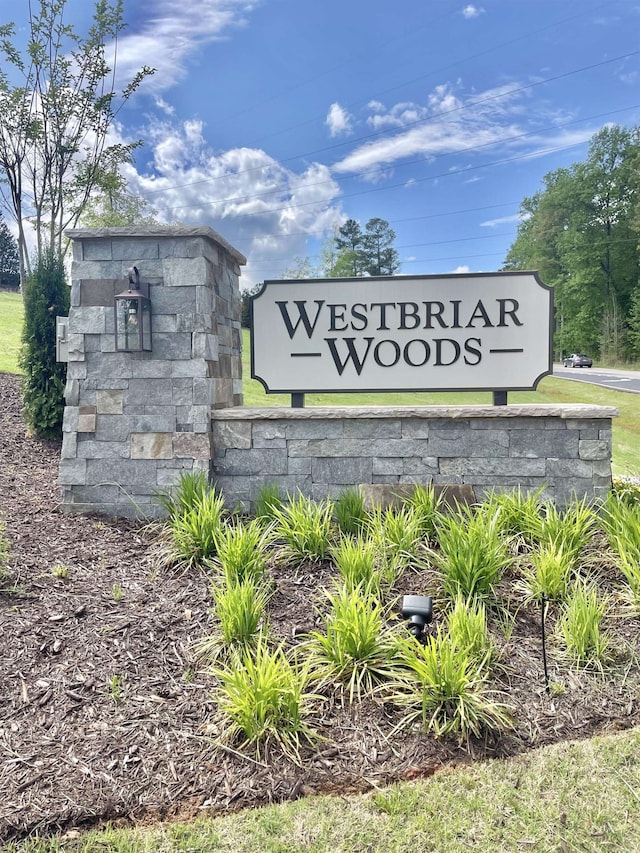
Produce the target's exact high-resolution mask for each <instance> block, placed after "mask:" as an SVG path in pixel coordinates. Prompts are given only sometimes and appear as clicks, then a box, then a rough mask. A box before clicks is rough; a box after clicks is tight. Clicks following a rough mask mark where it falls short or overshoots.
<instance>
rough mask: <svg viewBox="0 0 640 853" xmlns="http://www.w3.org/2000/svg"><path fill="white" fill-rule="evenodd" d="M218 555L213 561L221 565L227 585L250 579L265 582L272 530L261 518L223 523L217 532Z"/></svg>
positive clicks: (218, 565) (215, 535)
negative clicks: (265, 525)
mask: <svg viewBox="0 0 640 853" xmlns="http://www.w3.org/2000/svg"><path fill="white" fill-rule="evenodd" d="M214 538H215V551H216V555H215V557H214V559H213V561H212V564H213V565H215V566H217V567H219V569H220V572H221V574H222V576H223V577H224V578H225V581H226V583H227V584H229V585H231V584H234V583H241V582H242V581H243V580H245V579H247V578H249V579H251V580H254V581H262V580H263V579H264V576H265V571H266V565H267V547H268V545H269V542H270V530H269V529H268V528H267V529H265V528H264V526H263V524H262V522H261V520H260V519H257V518H254V519H252V520H251V521H248V522H240V521H238V522H236V523H235V524H228V525H220V526H219V527H218V528H217V529H216V530H215V532H214Z"/></svg>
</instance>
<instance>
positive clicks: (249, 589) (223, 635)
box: [198, 577, 270, 659]
mask: <svg viewBox="0 0 640 853" xmlns="http://www.w3.org/2000/svg"><path fill="white" fill-rule="evenodd" d="M211 594H212V596H213V601H214V605H213V610H214V613H215V615H216V616H217V618H218V622H219V628H220V634H219V635H213V636H212V637H207V638H206V639H205V640H203V641H201V642H200V643H199V644H198V651H199V653H200V654H201V655H202V656H203V657H207V658H214V659H215V658H217V657H218V656H219V655H220V654H221V653H224V654H228V653H229V652H231V651H233V650H234V649H237V648H238V647H242V648H246V647H249V646H251V645H255V644H256V643H257V642H258V641H259V639H260V638H261V637H262V636H263V635H266V633H267V632H268V625H267V622H266V616H265V614H266V610H267V604H268V601H269V597H270V594H269V590H268V588H267V587H266V586H265V584H263V583H261V582H260V581H258V580H256V579H255V578H252V577H246V578H243V579H242V580H241V581H237V582H235V583H231V584H228V585H222V586H215V585H214V586H212V588H211Z"/></svg>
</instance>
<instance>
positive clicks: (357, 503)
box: [333, 488, 367, 535]
mask: <svg viewBox="0 0 640 853" xmlns="http://www.w3.org/2000/svg"><path fill="white" fill-rule="evenodd" d="M333 517H334V519H335V522H336V524H337V525H338V529H339V530H340V532H341V533H345V534H348V535H355V534H357V533H359V532H360V531H361V530H362V528H363V527H364V524H365V521H366V517H367V513H366V510H365V508H364V497H363V495H362V493H361V492H360V490H359V489H358V488H352V489H345V490H344V491H343V492H342V493H341V494H340V495H339V496H338V497H337V498H336V499H335V500H334V502H333Z"/></svg>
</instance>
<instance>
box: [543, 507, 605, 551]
mask: <svg viewBox="0 0 640 853" xmlns="http://www.w3.org/2000/svg"><path fill="white" fill-rule="evenodd" d="M597 521H598V516H597V514H596V512H595V510H594V508H593V506H591V504H590V503H589V502H588V501H587V500H586V498H585V499H583V500H581V501H577V500H574V501H571V503H570V504H569V505H568V506H567V507H565V508H558V507H557V506H556V504H554V503H548V504H545V507H544V511H543V513H542V514H541V515H540V516H539V518H538V520H537V522H534V524H533V526H532V528H531V529H530V531H529V533H530V537H531V542H532V543H534V544H535V543H538V544H550V543H555V544H556V545H557V546H558V547H562V549H563V550H564V551H565V552H566V553H567V554H568V555H569V556H570V557H571V558H573V559H574V560H577V559H578V558H579V557H580V555H581V553H582V552H583V551H584V548H585V547H586V545H587V544H588V543H589V541H590V540H591V537H592V536H593V534H594V533H595V530H596V525H597Z"/></svg>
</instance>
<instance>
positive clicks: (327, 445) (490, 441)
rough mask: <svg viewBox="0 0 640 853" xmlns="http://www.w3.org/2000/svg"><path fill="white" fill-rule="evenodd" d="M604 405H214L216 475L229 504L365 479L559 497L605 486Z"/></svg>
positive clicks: (311, 493)
mask: <svg viewBox="0 0 640 853" xmlns="http://www.w3.org/2000/svg"><path fill="white" fill-rule="evenodd" d="M616 415H617V410H616V409H614V408H610V407H605V406H583V405H567V406H555V405H537V406H531V405H527V406H455V407H447V406H434V407H420V408H408V407H403V408H393V407H389V408H386V407H385V408H378V407H376V408H356V407H353V408H351V407H343V408H337V407H336V408H315V407H314V408H308V409H281V408H278V409H275V408H264V409H261V408H251V409H249V408H242V409H228V410H220V411H216V412H214V413H213V415H212V417H213V442H214V448H215V457H214V460H213V481H214V483H215V484H216V485H217V487H218V488H219V489H220V490H221V491H222V492H223V493H224V495H225V499H226V502H227V504H228V505H230V506H239V507H242V508H243V509H245V510H251V509H252V508H253V504H254V502H255V499H256V497H257V495H258V493H259V491H260V489H261V488H262V487H263V486H264V485H265V484H267V483H277V484H278V485H279V487H280V489H281V490H282V492H283V493H285V492H289V493H291V494H293V493H296V492H297V490H300V491H301V492H302V493H303V494H305V495H306V496H307V497H313V498H316V499H321V498H324V497H335V496H337V495H338V494H339V493H340V492H342V491H344V490H345V489H346V488H348V487H349V486H354V485H361V484H364V485H369V484H401V483H425V484H426V483H434V484H467V485H468V486H471V487H472V488H473V490H474V494H475V497H476V498H477V499H482V497H483V496H485V495H486V494H487V493H488V492H489V491H491V490H492V489H496V490H503V491H504V490H509V489H513V488H517V487H518V486H520V487H522V489H523V490H524V491H532V490H534V489H538V488H540V487H544V489H545V491H544V494H543V498H546V499H553V500H555V501H557V502H558V504H560V505H563V504H566V502H567V501H568V500H569V499H570V498H571V497H572V496H574V495H577V496H578V497H579V498H582V497H587V498H589V499H591V498H595V499H598V498H603V497H604V496H605V495H606V494H607V492H608V491H609V489H610V488H611V419H612V418H613V417H615V416H616Z"/></svg>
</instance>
